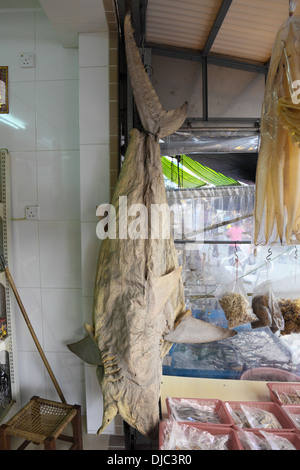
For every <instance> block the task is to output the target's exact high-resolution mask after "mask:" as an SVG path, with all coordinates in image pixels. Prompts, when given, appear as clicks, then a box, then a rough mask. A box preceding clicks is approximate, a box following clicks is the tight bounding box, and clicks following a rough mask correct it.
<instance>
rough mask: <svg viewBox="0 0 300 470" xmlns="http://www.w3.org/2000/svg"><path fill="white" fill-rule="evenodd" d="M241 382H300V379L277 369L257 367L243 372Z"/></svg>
mask: <svg viewBox="0 0 300 470" xmlns="http://www.w3.org/2000/svg"><path fill="white" fill-rule="evenodd" d="M241 380H257V381H264V382H269V381H273V382H274V381H276V382H300V377H299V376H298V375H296V374H292V372H288V371H286V370H283V369H276V368H275V367H257V368H254V369H248V370H246V371H245V372H243V374H242V375H241Z"/></svg>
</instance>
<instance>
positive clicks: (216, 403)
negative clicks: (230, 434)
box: [166, 397, 234, 427]
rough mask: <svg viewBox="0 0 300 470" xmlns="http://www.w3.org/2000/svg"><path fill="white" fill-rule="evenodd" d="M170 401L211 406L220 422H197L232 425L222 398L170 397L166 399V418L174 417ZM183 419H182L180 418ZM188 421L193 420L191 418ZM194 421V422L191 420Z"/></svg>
mask: <svg viewBox="0 0 300 470" xmlns="http://www.w3.org/2000/svg"><path fill="white" fill-rule="evenodd" d="M172 401H173V402H174V404H175V406H176V404H179V403H182V402H183V401H185V402H187V403H186V404H190V405H191V406H193V404H196V405H200V406H209V407H212V410H213V411H214V412H215V413H216V414H217V415H218V417H219V418H220V421H221V423H200V422H196V423H197V424H203V425H204V426H212V425H213V426H227V427H228V426H230V427H232V426H233V424H234V423H233V420H232V418H231V416H230V414H229V412H228V411H227V409H226V408H225V406H224V403H223V401H222V400H218V399H213V398H184V397H181V398H178V397H175V398H174V397H171V398H169V397H168V398H167V399H166V405H167V411H168V419H174V416H173V413H172ZM180 421H183V420H180ZM189 422H193V421H192V420H191V421H189ZM193 423H194V422H193Z"/></svg>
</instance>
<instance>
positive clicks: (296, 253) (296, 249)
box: [295, 245, 298, 261]
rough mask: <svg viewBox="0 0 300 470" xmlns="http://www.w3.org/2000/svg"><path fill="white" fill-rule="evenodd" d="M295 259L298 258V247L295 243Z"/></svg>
mask: <svg viewBox="0 0 300 470" xmlns="http://www.w3.org/2000/svg"><path fill="white" fill-rule="evenodd" d="M295 260H296V261H297V260H298V247H297V245H295Z"/></svg>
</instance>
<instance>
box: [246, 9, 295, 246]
mask: <svg viewBox="0 0 300 470" xmlns="http://www.w3.org/2000/svg"><path fill="white" fill-rule="evenodd" d="M293 8H294V6H293V5H292V4H291V10H293ZM299 64H300V17H297V16H295V17H294V16H290V17H289V18H288V19H287V20H286V21H285V22H284V24H283V25H282V26H281V28H280V29H279V31H278V33H277V36H276V39H275V42H274V45H273V49H272V55H271V62H270V67H269V72H268V77H267V82H266V87H265V94H264V102H263V106H262V116H261V146H260V151H259V156H258V162H257V170H256V182H255V184H256V191H255V208H254V220H255V231H254V244H255V245H259V244H272V243H281V244H296V243H297V244H298V243H300V148H299V145H300V126H299V122H300V99H299V94H300V90H299V80H300V78H299V77H300V68H299Z"/></svg>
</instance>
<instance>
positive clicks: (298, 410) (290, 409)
mask: <svg viewBox="0 0 300 470" xmlns="http://www.w3.org/2000/svg"><path fill="white" fill-rule="evenodd" d="M281 409H282V411H283V412H284V413H285V414H286V415H287V417H288V418H289V420H290V421H291V423H292V425H293V426H294V427H295V429H296V431H297V433H298V434H299V433H300V424H298V422H299V423H300V405H282V407H281ZM289 413H293V414H295V415H297V419H298V422H295V423H294V421H293V420H292V418H290V416H289Z"/></svg>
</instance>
